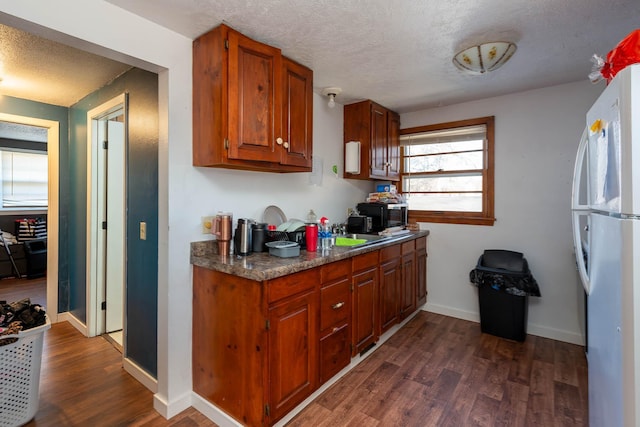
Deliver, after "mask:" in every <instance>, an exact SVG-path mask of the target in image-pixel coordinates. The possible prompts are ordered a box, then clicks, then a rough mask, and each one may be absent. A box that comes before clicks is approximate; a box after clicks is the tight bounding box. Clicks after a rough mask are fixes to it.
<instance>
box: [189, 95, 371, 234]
mask: <svg viewBox="0 0 640 427" xmlns="http://www.w3.org/2000/svg"><path fill="white" fill-rule="evenodd" d="M342 114H343V113H342V105H340V104H336V106H335V108H333V109H331V108H329V107H328V106H327V102H326V98H324V97H322V96H321V95H318V94H314V97H313V157H314V159H316V160H319V159H321V160H322V163H323V168H322V170H321V172H322V183H321V184H320V185H312V184H311V183H310V176H311V173H308V172H307V173H286V174H278V173H266V172H250V171H237V170H231V169H219V168H193V167H192V166H191V151H190V150H189V152H188V153H186V152H185V153H184V155H183V157H186V155H187V154H188V158H185V159H184V162H185V164H188V167H189V168H190V169H191V170H192V177H193V179H194V181H193V182H192V183H191V184H190V185H191V186H192V188H194V189H195V188H198V189H200V190H199V191H193V192H192V194H191V197H193V198H200V200H199V203H198V206H197V209H196V210H195V211H193V212H189V213H188V215H186V216H185V221H187V217H188V218H190V219H189V221H190V225H189V228H190V229H189V232H190V234H191V235H192V237H193V240H204V239H208V238H211V237H212V236H210V235H209V236H206V235H205V236H203V235H201V234H199V233H200V228H201V227H200V215H212V214H215V213H216V212H217V211H231V212H233V218H234V222H235V221H237V219H238V218H245V217H248V218H253V219H256V220H261V218H262V214H263V212H264V210H265V208H266V207H267V206H269V205H276V206H278V207H280V208H281V209H282V210H283V211H284V213H285V215H286V216H287V218H298V219H301V220H304V219H305V218H306V216H307V213H308V212H309V209H313V210H314V211H315V213H316V214H317V216H318V218H320V217H322V216H326V217H327V218H329V220H330V221H331V222H332V223H333V222H343V221H344V220H346V217H347V208H348V207H353V206H355V204H356V203H358V202H362V201H364V198H365V197H366V193H367V192H369V191H371V189H372V188H373V183H371V182H368V181H357V180H345V179H342V169H343V164H342V163H343V160H342V158H343V151H342V150H343V148H342V145H343V142H342V139H343V134H342V117H343V116H342ZM333 165H337V166H338V175H337V176H336V175H334V174H333V172H332V170H331V167H332V166H333ZM315 170H316V169H315V168H314V172H315Z"/></svg>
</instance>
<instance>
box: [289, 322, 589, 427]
mask: <svg viewBox="0 0 640 427" xmlns="http://www.w3.org/2000/svg"><path fill="white" fill-rule="evenodd" d="M391 343H392V345H389V346H387V343H385V344H383V345H381V346H380V347H379V348H377V349H375V350H374V351H375V352H374V353H373V354H372V355H371V356H370V357H369V358H367V359H366V360H364V361H363V362H362V363H361V364H360V365H358V367H357V368H356V369H357V371H356V369H354V370H353V371H351V372H349V373H348V374H347V375H345V376H344V377H343V378H341V379H340V380H339V381H337V382H336V383H335V384H334V385H333V386H332V387H331V388H330V389H329V390H327V392H325V393H324V394H323V395H321V396H319V397H318V398H317V399H316V402H323V403H322V407H323V408H325V409H327V410H329V411H330V412H331V415H328V413H327V412H324V411H323V412H322V415H321V416H322V419H315V418H314V416H313V415H310V414H308V413H307V414H306V412H307V411H308V410H309V411H311V410H312V409H310V408H312V406H310V407H309V408H307V409H304V410H303V411H302V412H301V413H300V414H298V415H297V416H296V417H295V418H294V419H293V420H292V421H291V423H290V425H292V426H303V425H316V424H314V423H322V424H321V425H333V426H343V425H354V426H358V427H366V426H369V425H372V426H385V427H386V426H416V427H417V426H420V427H423V426H437V427H460V426H505V427H512V426H516V427H518V426H522V427H529V426H544V427H546V426H556V425H557V426H564V425H576V426H586V425H588V421H587V420H588V407H587V404H588V398H587V395H588V393H587V385H588V382H587V368H586V358H585V356H584V351H583V348H582V347H580V346H575V345H573V344H567V343H562V342H557V341H554V340H550V339H547V338H540V337H535V336H532V335H529V336H527V339H526V341H525V342H522V343H521V342H516V341H510V340H504V339H502V338H499V337H495V336H492V335H487V334H483V333H481V332H480V326H479V325H478V324H477V323H473V322H467V321H464V320H459V319H452V318H450V317H447V316H442V315H438V314H435V313H427V312H420V313H418V314H417V316H416V317H415V318H414V319H413V320H412V321H411V322H409V323H408V324H407V326H405V327H404V328H402V329H400V330H399V331H398V332H397V333H396V335H395V336H394V339H393V341H391ZM381 350H382V351H384V353H381V354H384V357H375V356H376V353H377V352H378V351H381ZM397 353H402V354H397ZM392 366H395V368H393V369H392ZM376 370H380V373H378V374H375V373H373V372H372V371H376ZM367 373H369V375H367ZM363 378H364V379H363ZM574 382H575V383H576V384H577V385H574V384H572V383H574ZM327 394H330V396H331V397H330V399H328V398H327V397H326V396H325V395H327ZM328 402H329V403H330V404H328V405H325V404H326V403H328ZM362 414H365V415H366V416H365V417H364V418H362ZM302 419H304V422H300V420H302ZM324 420H330V421H331V423H332V424H331V423H330V424H325V423H324ZM355 420H357V422H356V421H355Z"/></svg>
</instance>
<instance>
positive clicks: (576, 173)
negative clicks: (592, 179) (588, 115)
mask: <svg viewBox="0 0 640 427" xmlns="http://www.w3.org/2000/svg"><path fill="white" fill-rule="evenodd" d="M588 145H589V133H588V130H587V128H585V129H584V131H583V132H582V136H581V137H580V144H579V145H578V154H577V155H576V164H575V165H574V167H573V186H572V188H571V208H572V209H573V210H584V211H586V210H589V195H590V192H589V176H588V174H589V168H588V167H587V168H586V173H587V176H586V177H585V179H584V180H582V179H581V178H582V166H583V165H584V164H585V160H586V157H585V156H586V155H587V148H588ZM581 184H585V185H586V186H587V188H586V192H584V193H583V194H585V196H586V198H587V200H586V204H581V203H580V190H581V188H580V185H581Z"/></svg>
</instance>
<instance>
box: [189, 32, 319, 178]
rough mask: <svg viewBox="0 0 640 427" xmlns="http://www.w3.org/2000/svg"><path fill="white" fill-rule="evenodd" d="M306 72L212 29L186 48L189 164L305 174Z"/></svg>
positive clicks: (309, 96) (308, 129) (309, 95)
mask: <svg viewBox="0 0 640 427" xmlns="http://www.w3.org/2000/svg"><path fill="white" fill-rule="evenodd" d="M312 121H313V71H311V70H310V69H308V68H306V67H304V66H302V65H300V64H297V63H296V62H294V61H292V60H290V59H288V58H285V57H283V56H282V54H281V52H280V49H278V48H275V47H272V46H268V45H266V44H263V43H260V42H257V41H255V40H252V39H250V38H249V37H246V36H244V35H242V34H240V33H239V32H237V31H235V30H233V29H232V28H229V27H227V26H226V25H220V26H219V27H217V28H215V29H213V30H211V31H210V32H208V33H206V34H204V35H202V36H200V37H198V38H197V39H196V40H195V41H194V42H193V164H194V165H195V166H214V167H227V168H236V169H249V170H262V171H272V172H303V171H310V170H311V164H312V158H311V156H312V130H313V128H312Z"/></svg>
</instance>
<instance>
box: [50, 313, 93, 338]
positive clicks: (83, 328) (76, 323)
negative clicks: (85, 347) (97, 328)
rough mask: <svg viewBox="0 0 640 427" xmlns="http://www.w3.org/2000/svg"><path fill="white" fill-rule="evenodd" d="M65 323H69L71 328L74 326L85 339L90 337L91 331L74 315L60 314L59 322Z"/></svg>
mask: <svg viewBox="0 0 640 427" xmlns="http://www.w3.org/2000/svg"><path fill="white" fill-rule="evenodd" d="M64 321H67V322H69V323H70V324H71V326H73V327H74V328H76V329H77V330H78V331H80V333H81V334H82V335H84V336H85V337H88V336H89V330H88V329H87V325H85V324H84V323H82V322H81V321H80V320H78V318H77V317H76V316H74V315H73V314H72V313H70V312H68V311H65V312H64V313H58V322H64Z"/></svg>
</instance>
